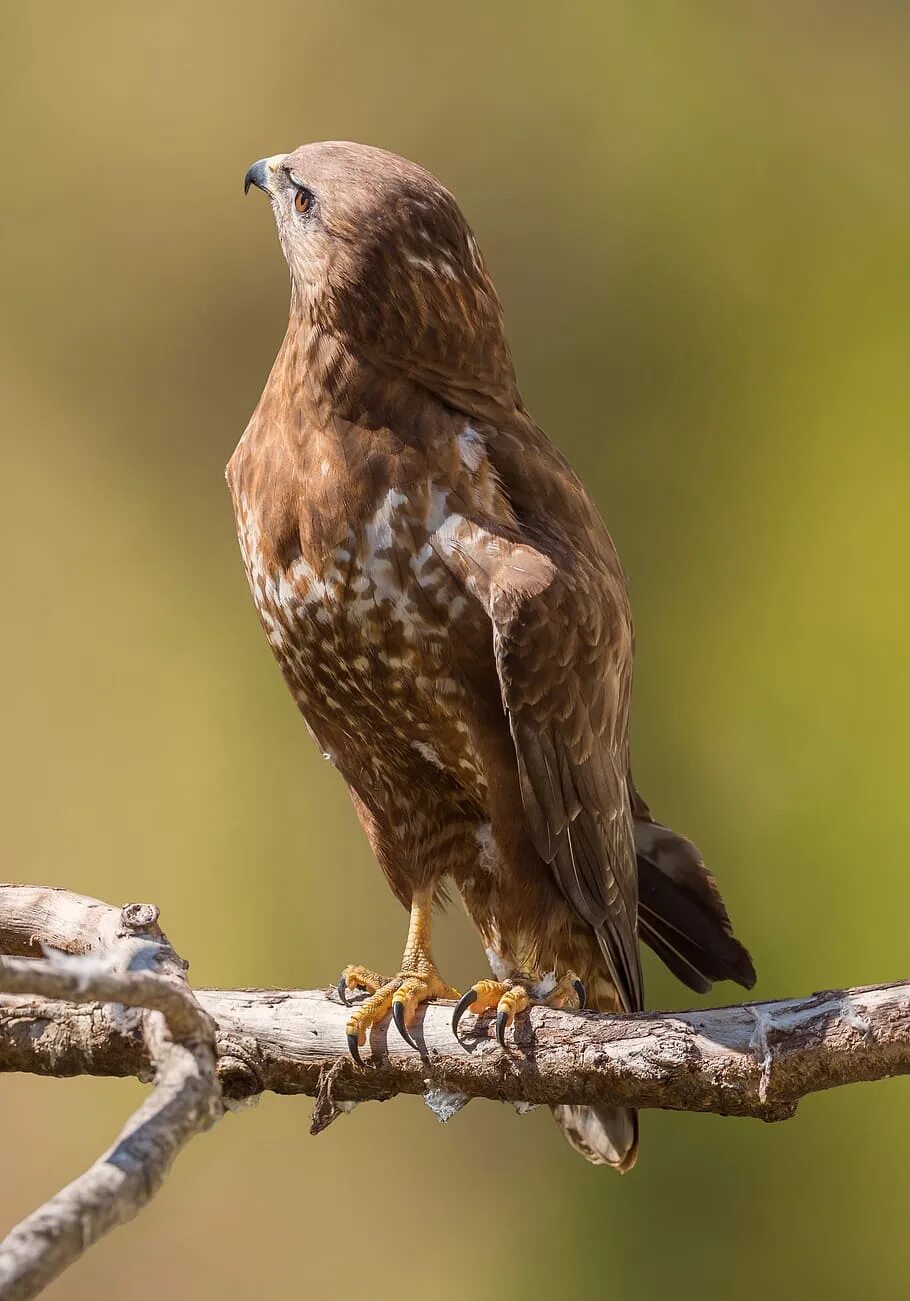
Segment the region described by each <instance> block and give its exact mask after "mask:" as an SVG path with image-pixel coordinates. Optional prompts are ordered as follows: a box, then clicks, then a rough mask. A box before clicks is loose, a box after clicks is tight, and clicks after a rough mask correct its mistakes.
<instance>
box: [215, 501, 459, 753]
mask: <svg viewBox="0 0 910 1301" xmlns="http://www.w3.org/2000/svg"><path fill="white" fill-rule="evenodd" d="M238 506H239V510H238V514H239V526H240V528H239V531H240V539H241V547H242V549H243V553H244V560H245V563H246V568H247V574H248V577H249V582H250V587H251V589H252V592H253V597H254V599H255V602H256V606H257V608H258V611H259V615H260V618H261V620H262V623H263V625H264V628H265V631H266V634H267V636H268V639H269V642H270V643H271V645H272V648H273V650H274V652H275V655H276V657H277V659H278V661H279V663H280V664H281V667H282V670H283V672H284V675H285V677H286V679H287V681H288V684H289V686H290V688H291V690H292V692H293V693H294V696H295V698H296V700H297V703H298V704H299V706H300V708H301V710H302V711H303V713H304V714H305V716H306V718H307V720H308V722H309V723H310V725H311V727H312V729H313V730H314V731H315V732H316V735H317V737H318V738H320V739H322V738H323V737H324V736H325V735H326V734H327V733H332V734H334V735H336V736H337V735H338V733H339V731H341V732H347V733H356V734H357V735H358V736H364V735H366V736H368V737H370V738H371V744H372V745H373V746H374V747H375V745H376V744H377V741H378V742H380V743H383V742H387V743H389V744H391V745H392V746H393V747H394V745H395V743H396V741H395V738H396V737H398V738H399V739H400V740H404V741H407V743H408V745H409V747H411V748H413V742H414V741H415V739H416V741H417V744H418V746H419V745H420V744H421V741H420V738H421V736H422V735H423V734H424V733H426V734H427V735H433V736H434V737H438V736H440V735H445V734H446V733H447V732H451V731H452V728H453V719H457V717H458V715H459V713H460V709H459V698H460V694H461V688H460V686H459V683H458V676H457V673H456V670H455V667H454V661H453V655H452V650H453V639H454V638H456V637H457V636H458V630H459V628H462V629H463V628H464V625H465V623H466V622H471V620H470V612H469V610H468V605H469V600H468V598H467V597H466V596H465V594H464V592H463V591H462V590H461V588H460V587H459V585H458V584H457V582H456V581H455V579H454V578H453V576H452V574H451V573H450V571H449V570H448V568H447V567H446V565H445V563H444V559H443V558H442V557H443V556H444V547H443V539H444V536H445V532H446V528H447V526H450V525H451V521H452V520H453V519H456V518H458V517H457V516H455V515H454V513H453V512H452V510H451V505H450V501H449V495H448V493H447V492H446V490H445V489H444V488H441V487H440V486H438V485H437V484H435V483H434V482H433V481H432V480H429V479H428V480H427V481H425V482H424V483H421V484H419V485H418V486H417V487H416V488H414V489H413V490H411V491H409V492H408V493H404V492H401V491H397V490H395V489H391V490H390V491H388V492H387V493H386V494H385V496H384V497H383V498H382V499H381V500H380V501H379V503H378V504H377V505H376V507H375V509H374V510H372V511H371V512H370V513H369V514H368V515H367V516H366V517H365V518H364V519H363V520H361V521H359V522H358V523H356V524H354V525H352V526H351V527H350V528H348V529H347V531H345V532H342V534H341V536H339V537H338V540H337V542H336V545H335V546H334V547H333V548H332V549H331V550H330V551H329V552H328V553H327V554H325V555H323V556H322V557H321V558H319V559H313V558H308V557H307V556H305V555H304V554H302V553H301V554H297V555H292V556H290V557H289V558H287V559H286V560H285V562H284V563H278V562H270V561H269V559H268V556H269V554H270V553H269V549H268V548H267V547H266V546H264V545H263V538H262V534H261V523H260V521H259V520H258V519H257V517H256V515H255V513H254V512H252V511H251V510H250V508H249V505H248V504H247V503H246V502H245V501H244V500H243V499H241V500H240V502H239V503H238ZM455 732H457V733H459V736H461V733H463V732H464V729H463V728H460V729H459V726H458V725H456V726H455ZM463 739H464V738H463V737H461V739H459V738H458V737H456V736H455V735H454V734H453V742H452V746H453V749H454V750H461V749H462V748H463V747H462V742H463ZM423 744H424V745H425V748H427V749H428V748H429V747H428V744H427V743H423ZM459 757H460V756H458V755H455V754H454V753H453V755H452V758H453V760H454V761H455V762H456V763H457V762H458V761H459ZM461 757H463V756H461Z"/></svg>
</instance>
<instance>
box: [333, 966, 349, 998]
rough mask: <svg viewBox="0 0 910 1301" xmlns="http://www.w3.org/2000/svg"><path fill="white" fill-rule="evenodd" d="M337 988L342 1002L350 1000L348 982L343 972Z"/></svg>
mask: <svg viewBox="0 0 910 1301" xmlns="http://www.w3.org/2000/svg"><path fill="white" fill-rule="evenodd" d="M335 988H336V990H337V991H338V997H339V998H340V999H341V1001H342V1003H346V1002H347V1001H348V1000H347V993H348V982H347V980H346V979H345V977H344V973H343V972H342V975H341V979H340V980H339V982H338V984H337V985H336V986H335Z"/></svg>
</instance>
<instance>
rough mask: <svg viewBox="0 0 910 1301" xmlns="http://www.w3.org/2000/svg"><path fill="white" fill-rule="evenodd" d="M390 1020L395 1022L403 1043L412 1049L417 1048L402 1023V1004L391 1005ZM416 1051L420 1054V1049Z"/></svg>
mask: <svg viewBox="0 0 910 1301" xmlns="http://www.w3.org/2000/svg"><path fill="white" fill-rule="evenodd" d="M392 1020H393V1021H394V1022H395V1026H396V1028H397V1030H398V1033H399V1034H400V1035H401V1037H402V1039H403V1040H404V1041H405V1043H406V1044H410V1045H411V1047H412V1048H417V1044H415V1042H414V1040H413V1039H412V1038H411V1034H410V1031H409V1030H408V1027H407V1026H406V1025H405V1023H404V1003H393V1004H392ZM417 1051H418V1052H420V1049H419V1048H417Z"/></svg>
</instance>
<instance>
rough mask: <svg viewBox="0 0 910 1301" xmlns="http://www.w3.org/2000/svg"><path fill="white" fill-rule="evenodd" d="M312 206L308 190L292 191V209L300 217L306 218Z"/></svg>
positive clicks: (311, 197)
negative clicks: (294, 209) (295, 210)
mask: <svg viewBox="0 0 910 1301" xmlns="http://www.w3.org/2000/svg"><path fill="white" fill-rule="evenodd" d="M312 206H313V196H312V194H310V192H309V190H303V189H299V190H295V191H294V207H295V208H296V209H297V211H298V212H299V213H300V215H301V216H302V217H303V216H306V214H307V213H308V212H309V210H310V208H312Z"/></svg>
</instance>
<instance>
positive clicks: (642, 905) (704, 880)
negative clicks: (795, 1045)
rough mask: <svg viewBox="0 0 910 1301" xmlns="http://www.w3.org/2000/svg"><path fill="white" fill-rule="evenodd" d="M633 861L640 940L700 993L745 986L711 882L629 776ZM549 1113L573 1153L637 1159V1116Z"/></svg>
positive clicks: (610, 1003) (750, 970)
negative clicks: (716, 985)
mask: <svg viewBox="0 0 910 1301" xmlns="http://www.w3.org/2000/svg"><path fill="white" fill-rule="evenodd" d="M629 796H630V799H631V802H632V812H633V814H634V816H635V852H636V856H637V858H638V928H639V933H640V935H641V938H642V939H643V940H644V941H645V943H646V944H648V945H650V947H651V948H652V949H653V950H654V952H655V953H656V954H657V955H658V957H659V958H661V959H662V960H663V961H664V962H665V963H666V964H667V966H668V967H669V968H670V970H671V971H672V972H673V974H674V975H675V976H677V977H678V979H679V980H681V981H682V982H683V983H684V984H686V985H688V986H689V988H690V989H694V990H697V991H698V992H699V993H704V992H705V991H706V990H709V989H710V988H711V985H712V983H713V982H714V981H715V980H735V981H737V983H738V984H740V985H744V986H745V988H746V989H751V988H752V986H753V985H754V984H755V968H754V967H753V965H752V959H751V958H750V957H749V954H748V952H747V950H746V949H745V948H744V947H743V945H742V944H740V942H739V940H738V939H737V938H736V936H735V935H734V934H733V927H732V926H731V924H730V918H729V916H728V914H727V910H726V908H725V907H724V901H723V899H722V898H721V896H720V891H719V890H718V888H717V883H716V882H715V880H714V877H713V876H712V875H711V873H710V872H709V871H708V869H707V868H706V867H705V864H704V861H703V860H702V856H701V854H700V853H699V852H698V850H697V849H696V847H695V846H694V845H693V844H692V842H691V840H687V839H686V837H685V836H681V835H679V833H678V832H676V831H671V830H670V828H669V827H665V826H663V825H662V823H660V822H655V821H654V819H653V817H652V816H651V810H650V809H649V808H648V806H647V804H646V803H645V801H644V800H643V799H642V797H641V796H640V795H639V793H638V791H637V790H636V789H635V786H634V785H633V782H632V776H631V774H630V775H629ZM593 992H594V993H595V998H594V1000H592V1001H593V1003H594V1005H595V1006H598V1007H600V1008H601V1009H602V1010H603V1011H605V1012H608V1011H609V1012H615V1011H616V1010H617V1005H616V1001H615V998H612V997H611V991H609V990H607V989H606V988H601V989H599V990H597V991H593ZM552 1110H553V1115H554V1116H555V1118H556V1123H557V1125H559V1127H560V1129H561V1130H562V1132H563V1133H564V1134H565V1136H566V1138H567V1139H568V1140H569V1142H570V1143H571V1144H572V1146H573V1147H574V1149H575V1151H576V1152H580V1153H581V1155H582V1156H583V1157H585V1158H586V1159H587V1160H588V1161H590V1162H591V1163H592V1164H593V1165H609V1166H612V1167H613V1169H614V1170H618V1171H619V1172H620V1174H625V1172H626V1171H627V1170H631V1169H632V1167H633V1166H634V1164H635V1161H636V1159H637V1157H638V1113H637V1112H635V1111H631V1110H629V1109H628V1108H627V1107H553V1109H552Z"/></svg>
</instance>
